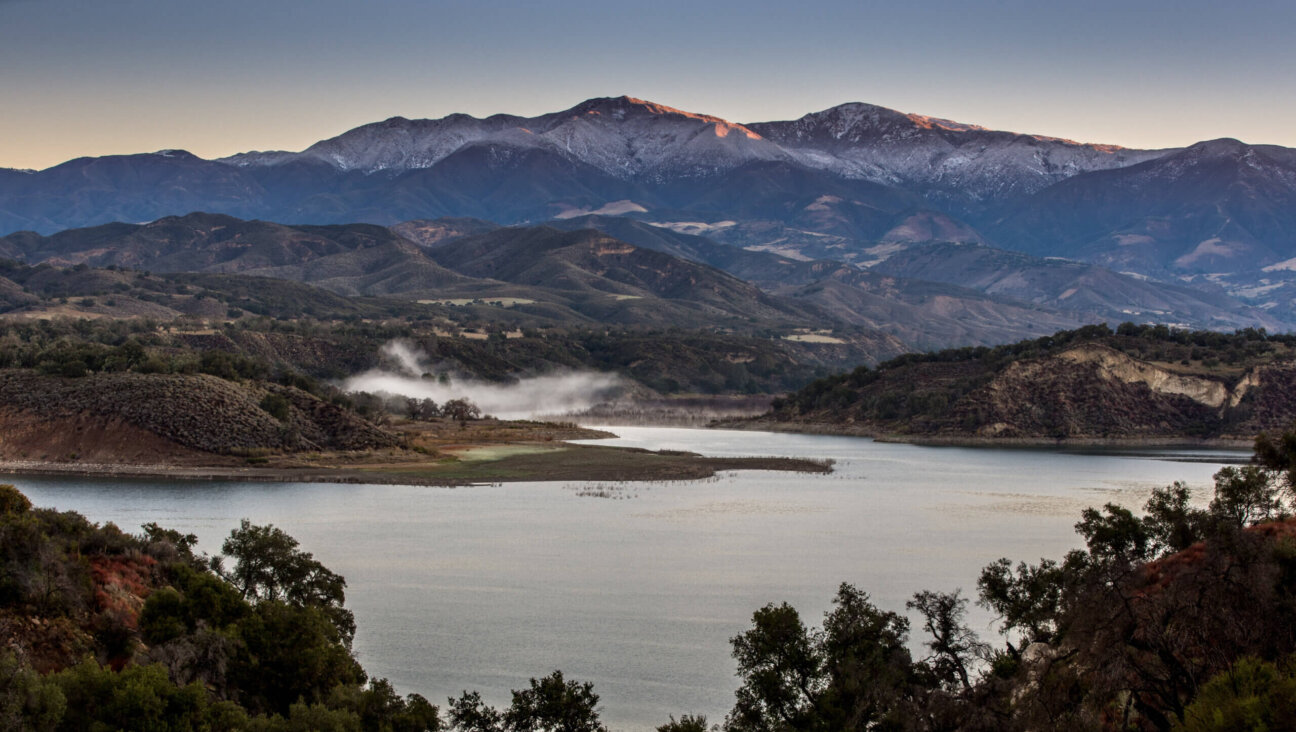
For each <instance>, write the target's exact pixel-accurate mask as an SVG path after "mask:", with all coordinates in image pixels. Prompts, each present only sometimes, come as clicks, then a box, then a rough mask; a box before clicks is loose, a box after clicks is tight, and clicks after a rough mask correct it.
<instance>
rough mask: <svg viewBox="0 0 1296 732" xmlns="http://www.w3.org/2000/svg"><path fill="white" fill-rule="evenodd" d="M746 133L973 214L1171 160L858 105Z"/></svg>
mask: <svg viewBox="0 0 1296 732" xmlns="http://www.w3.org/2000/svg"><path fill="white" fill-rule="evenodd" d="M749 126H750V127H751V129H752V130H754V131H756V132H757V133H759V134H760V135H761V136H763V137H765V138H766V139H769V140H770V141H772V142H776V143H778V144H779V145H780V146H782V147H783V148H784V149H786V150H788V151H789V152H791V153H792V154H794V155H796V156H797V158H798V160H800V161H801V162H803V163H805V164H807V165H811V166H816V167H822V168H824V169H827V170H831V171H833V172H835V173H837V174H839V175H842V176H846V177H850V178H863V179H866V180H872V181H876V182H878V183H886V184H888V185H893V186H898V187H902V188H908V189H911V190H918V191H920V192H922V193H923V194H924V195H926V196H927V197H928V198H929V199H933V200H939V201H944V202H949V203H953V204H963V205H965V206H969V207H972V208H974V209H975V208H978V207H980V206H984V205H985V204H986V203H988V202H992V201H996V200H1003V199H1010V198H1015V197H1020V196H1025V195H1029V194H1032V193H1035V192H1037V191H1040V190H1043V189H1044V188H1047V187H1048V186H1050V185H1053V184H1054V183H1057V182H1059V181H1062V180H1065V179H1067V178H1070V177H1072V176H1075V175H1079V174H1081V173H1088V172H1091V171H1096V170H1109V169H1112V168H1121V167H1125V166H1128V165H1134V164H1136V163H1140V162H1143V161H1145V160H1151V159H1154V158H1157V157H1161V156H1162V155H1165V154H1166V153H1167V152H1170V151H1167V150H1133V149H1127V148H1122V147H1117V146H1114V145H1092V144H1084V143H1078V142H1072V141H1071V140H1063V139H1060V138H1056V137H1044V136H1040V135H1023V134H1018V133H1015V132H1000V131H995V130H987V129H985V128H984V127H977V126H975V125H966V124H962V123H959V122H952V121H950V120H944V119H937V118H933V117H924V116H921V115H916V114H904V113H902V112H897V111H895V110H891V109H887V108H885V107H878V106H875V105H872V104H860V103H852V104H843V105H840V106H837V107H833V108H832V109H827V110H824V111H822V112H815V113H813V114H807V115H806V116H804V117H802V118H801V119H798V120H795V121H792V122H764V123H758V124H753V125H749Z"/></svg>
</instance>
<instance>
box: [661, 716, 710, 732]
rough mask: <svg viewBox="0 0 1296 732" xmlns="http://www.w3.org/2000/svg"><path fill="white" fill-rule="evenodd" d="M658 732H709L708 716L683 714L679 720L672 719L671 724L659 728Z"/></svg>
mask: <svg viewBox="0 0 1296 732" xmlns="http://www.w3.org/2000/svg"><path fill="white" fill-rule="evenodd" d="M657 732H707V720H706V715H703V714H698V715H692V714H683V715H680V718H679V719H678V720H676V719H675V717H671V718H670V721H669V722H667V723H666V724H663V725H659V726H658V727H657Z"/></svg>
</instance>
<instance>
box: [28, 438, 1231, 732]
mask: <svg viewBox="0 0 1296 732" xmlns="http://www.w3.org/2000/svg"><path fill="white" fill-rule="evenodd" d="M606 429H608V430H609V431H612V432H615V433H617V434H618V435H620V436H621V437H620V438H618V439H615V440H595V441H592V442H597V443H603V444H619V445H626V446H636V447H650V448H654V449H661V448H665V449H684V450H692V451H694V452H700V453H703V454H707V455H787V456H795V457H812V458H832V459H834V460H836V469H835V472H833V473H832V474H830V475H824V476H819V475H800V474H794V473H777V472H740V473H727V474H724V475H722V476H720V477H718V478H715V479H711V480H705V481H696V482H682V483H628V484H596V483H593V484H592V483H511V484H504V485H498V486H475V487H461V488H429V487H414V486H387V485H339V484H300V483H295V484H263V483H255V484H240V483H202V482H196V483H181V482H163V481H158V482H146V481H137V480H132V481H110V480H89V479H76V480H69V479H62V478H60V479H49V478H25V477H20V478H15V479H14V481H13V482H14V483H15V484H17V485H18V487H19V488H20V489H22V491H23V492H24V493H26V494H27V495H28V496H29V497H30V498H31V499H32V501H33V502H34V503H36V504H37V505H40V506H52V507H56V508H59V509H63V510H75V511H79V512H81V513H83V514H85V515H86V516H88V517H89V518H90V519H92V520H95V521H113V522H115V523H117V524H118V525H120V526H121V527H122V528H124V529H127V530H130V531H137V530H138V527H139V526H140V525H141V524H144V523H147V522H150V521H156V522H158V523H159V524H161V525H162V526H165V527H168V528H174V529H179V530H180V531H183V532H193V533H195V534H197V535H198V537H199V541H200V549H202V550H204V551H208V552H215V551H219V548H220V543H221V540H222V539H223V538H224V537H225V536H226V535H227V534H228V533H229V531H230V529H232V528H234V527H236V526H237V525H238V521H239V519H240V518H249V519H251V520H252V521H253V522H254V523H259V524H265V523H273V524H275V525H277V526H279V527H281V528H283V529H285V530H286V531H288V533H290V534H292V535H293V536H294V537H296V538H297V539H298V540H299V541H300V542H301V545H302V548H303V549H305V550H307V551H310V552H312V553H314V554H315V556H316V558H318V559H319V560H321V561H322V562H323V563H324V564H325V565H326V566H328V567H329V568H330V569H332V570H334V571H336V572H338V573H340V574H342V575H343V576H345V577H346V579H347V583H348V588H347V597H348V601H347V605H348V607H350V608H351V609H352V610H353V611H354V612H355V615H356V621H357V624H358V626H359V630H358V632H357V634H356V640H355V649H356V653H357V655H358V656H359V658H360V661H361V662H362V663H363V664H364V666H365V668H366V669H367V670H368V671H369V672H370V673H371V674H372V675H374V676H380V677H381V676H385V677H388V678H390V679H391V680H392V682H393V683H394V684H395V685H396V687H397V689H398V690H399V691H400V692H401V693H410V692H418V693H420V694H423V695H424V696H426V697H427V698H428V699H429V700H431V701H432V702H433V703H435V704H438V705H442V706H443V705H444V703H445V700H446V697H447V696H451V695H453V696H458V694H459V692H461V691H462V690H464V689H476V690H479V691H481V692H482V695H483V697H485V699H486V700H487V701H489V702H491V703H494V704H507V702H508V699H509V695H508V691H509V689H513V688H522V687H525V686H526V684H527V680H528V679H529V678H530V677H539V676H543V675H545V674H548V673H549V672H550V671H552V670H554V669H562V671H563V672H564V674H565V675H566V676H567V678H569V679H578V680H581V681H593V682H594V684H595V691H596V692H597V693H598V694H599V695H600V696H601V699H602V701H601V705H600V709H601V711H602V713H603V719H604V721H605V722H606V723H607V724H608V725H609V726H610V727H611V728H612V729H618V730H651V729H653V728H654V727H655V726H656V725H658V724H662V723H664V722H665V721H666V720H667V716H668V715H670V714H674V715H675V716H676V717H678V716H679V715H680V714H681V713H690V714H705V715H707V716H708V718H709V719H710V721H712V722H718V721H720V720H721V719H722V718H723V716H724V713H725V712H726V711H727V710H728V709H729V707H730V706H731V704H732V698H733V690H734V688H735V687H736V681H735V679H734V676H733V669H734V666H733V662H732V660H731V659H730V656H729V650H730V648H729V638H731V637H732V636H734V635H735V634H737V633H740V632H742V631H743V630H745V629H746V628H747V627H748V626H749V625H750V619H751V614H752V612H753V611H754V610H756V609H757V608H759V607H761V606H763V605H765V604H767V603H770V602H783V601H787V602H789V603H791V604H793V605H795V606H796V607H797V608H798V609H799V610H800V611H801V613H802V618H803V620H804V621H805V622H806V623H807V624H808V625H817V624H818V623H819V621H820V620H822V616H823V613H824V611H825V610H826V609H827V608H828V606H829V603H830V601H831V599H832V597H833V595H834V594H835V592H836V589H837V586H838V585H839V584H840V583H842V582H850V583H852V584H854V585H856V586H857V587H859V588H861V589H863V590H865V591H867V592H868V593H870V595H871V596H872V599H873V601H874V602H875V604H877V605H878V606H880V607H882V608H883V609H887V610H894V611H898V612H903V611H904V603H905V601H906V600H907V599H908V598H909V597H910V596H912V594H913V593H914V592H916V591H919V590H923V589H932V590H943V591H944V590H953V589H955V588H962V589H963V590H964V594H965V595H971V596H975V590H976V578H977V575H978V573H979V571H980V569H981V568H982V567H983V566H985V565H986V564H988V563H990V562H992V561H994V560H996V559H998V558H999V557H1005V556H1006V557H1010V558H1012V559H1013V560H1019V559H1020V560H1027V561H1032V562H1033V561H1037V560H1038V559H1039V558H1040V557H1055V558H1057V557H1060V556H1061V555H1062V554H1063V553H1064V552H1065V551H1067V550H1069V549H1071V548H1074V547H1076V546H1078V545H1079V541H1078V539H1077V537H1076V536H1075V534H1074V532H1073V530H1072V526H1073V525H1074V524H1075V522H1076V520H1077V519H1078V518H1079V513H1080V511H1081V510H1082V509H1083V508H1085V507H1086V506H1101V505H1102V504H1104V503H1108V502H1112V503H1119V504H1123V505H1126V506H1129V507H1131V508H1138V507H1141V506H1142V504H1143V502H1144V501H1145V500H1146V498H1147V496H1148V494H1149V493H1150V492H1151V490H1152V489H1153V488H1155V487H1158V486H1162V485H1168V484H1169V483H1171V482H1173V481H1176V480H1180V481H1184V482H1186V483H1188V484H1189V485H1190V486H1193V487H1194V488H1196V489H1200V490H1202V491H1204V490H1206V489H1207V488H1208V487H1209V486H1210V485H1211V475H1212V474H1213V473H1214V472H1215V471H1216V470H1218V469H1219V468H1220V467H1221V464H1222V463H1224V462H1228V461H1236V460H1238V459H1239V458H1242V457H1245V454H1243V453H1238V452H1232V451H1225V450H1139V451H1137V452H1128V453H1098V454H1079V453H1073V452H1059V451H1049V450H1025V449H1023V450H1004V449H985V448H976V449H973V448H955V447H917V446H912V445H898V444H884V443H876V442H873V441H871V440H867V439H862V438H850V437H825V436H805V435H788V434H772V433H760V432H736V431H721V430H687V429H675V428H652V427H609V428H606ZM1204 497H1205V496H1204V494H1203V498H1204ZM972 610H973V612H972V620H973V625H974V628H975V629H976V630H977V631H978V632H980V633H981V634H982V636H983V638H984V639H986V640H989V641H991V642H995V641H996V640H997V635H996V634H995V630H994V629H993V628H991V627H989V622H990V617H989V615H988V614H987V613H985V612H984V611H982V610H980V609H979V608H976V607H975V606H973V607H972ZM920 641H921V638H914V639H913V643H912V644H911V645H913V647H914V649H915V651H920V650H921V649H920V646H919V643H920Z"/></svg>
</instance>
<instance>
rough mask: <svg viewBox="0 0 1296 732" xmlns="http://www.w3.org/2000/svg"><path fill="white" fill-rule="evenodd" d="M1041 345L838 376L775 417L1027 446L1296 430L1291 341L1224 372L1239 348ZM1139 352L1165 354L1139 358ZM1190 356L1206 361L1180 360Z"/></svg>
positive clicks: (1257, 348)
mask: <svg viewBox="0 0 1296 732" xmlns="http://www.w3.org/2000/svg"><path fill="white" fill-rule="evenodd" d="M1073 333H1074V332H1073ZM1059 335H1060V336H1068V335H1071V334H1059ZM1225 338H1227V337H1225ZM1232 338H1237V337H1232ZM1041 340H1042V341H1044V343H1041V342H1040V341H1037V342H1023V343H1022V344H1017V345H1016V346H1009V347H1005V348H1006V349H1012V348H1018V349H1020V350H1021V351H1022V352H1023V354H1024V355H1023V357H1018V358H1012V357H1005V356H1004V355H1001V354H997V353H995V352H994V351H991V350H989V349H987V350H986V352H985V355H983V356H981V357H979V358H978V357H976V356H975V354H970V353H960V352H948V353H946V354H935V355H934V356H932V357H929V358H927V359H926V360H924V359H923V358H917V359H913V360H911V361H910V362H908V363H906V362H904V361H903V360H900V361H898V362H896V363H893V364H884V365H883V366H881V367H879V370H878V371H873V372H870V371H867V370H860V371H857V372H855V373H852V374H849V375H844V376H840V377H832V378H830V379H827V380H824V381H822V382H817V383H816V384H813V385H811V386H810V387H807V388H806V389H805V390H803V391H802V392H799V393H798V394H795V395H792V396H791V397H789V398H788V399H787V400H786V401H784V402H782V403H781V404H779V405H778V409H777V410H776V412H775V413H774V415H773V416H772V418H773V419H776V420H781V421H788V422H793V423H816V424H819V425H836V427H837V429H840V430H843V431H851V432H860V433H866V434H877V435H885V434H891V435H908V436H912V437H921V438H938V439H990V440H1024V441H1048V440H1126V439H1140V440H1141V439H1153V440H1161V439H1197V438H1217V439H1229V440H1250V439H1253V438H1254V437H1255V436H1256V435H1257V434H1258V433H1260V432H1263V431H1269V432H1276V431H1281V430H1285V429H1289V428H1290V427H1291V426H1292V424H1293V422H1296V354H1293V353H1292V352H1291V350H1290V349H1289V348H1288V347H1287V345H1286V344H1285V343H1284V344H1267V343H1261V342H1259V341H1257V342H1255V343H1256V345H1254V346H1253V347H1252V348H1251V353H1252V354H1254V355H1252V356H1250V357H1247V358H1242V357H1237V356H1230V358H1234V360H1235V361H1236V362H1235V363H1234V364H1233V365H1231V366H1229V367H1227V368H1225V367H1223V366H1222V365H1221V364H1220V363H1219V360H1218V357H1217V355H1216V354H1220V353H1234V354H1236V353H1239V351H1236V350H1232V349H1235V348H1237V344H1232V345H1224V346H1217V347H1216V348H1218V349H1219V350H1212V351H1209V352H1207V351H1206V350H1205V349H1203V348H1202V347H1194V346H1188V345H1183V346H1178V347H1179V348H1181V349H1182V350H1181V351H1173V352H1172V351H1167V350H1164V349H1166V346H1164V345H1155V344H1149V343H1148V342H1147V341H1146V340H1133V339H1122V338H1121V337H1120V336H1107V337H1105V338H1100V339H1092V340H1088V341H1087V342H1080V343H1073V344H1066V343H1065V342H1064V343H1062V344H1060V345H1061V346H1062V347H1057V346H1053V347H1050V344H1048V343H1047V341H1048V340H1049V339H1041ZM1061 340H1063V341H1065V338H1063V339H1061ZM1081 340H1083V339H1081ZM1139 348H1145V349H1148V350H1149V351H1150V352H1155V353H1157V354H1158V357H1156V358H1147V357H1140V356H1139V355H1138V349H1139ZM1226 349H1228V350H1226ZM1039 351H1044V352H1043V353H1040V352H1039ZM1194 353H1196V355H1197V356H1198V357H1199V358H1201V362H1197V361H1194V360H1193V359H1192V358H1180V357H1179V356H1181V355H1182V356H1192V355H1193V354H1194ZM1172 354H1173V355H1172ZM829 429H831V428H829Z"/></svg>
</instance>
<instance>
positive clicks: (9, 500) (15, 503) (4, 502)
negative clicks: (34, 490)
mask: <svg viewBox="0 0 1296 732" xmlns="http://www.w3.org/2000/svg"><path fill="white" fill-rule="evenodd" d="M31 507H32V504H31V501H30V500H29V499H28V498H27V496H24V495H23V494H22V492H21V491H19V490H18V489H17V488H15V487H13V484H11V483H5V484H0V513H11V514H15V515H16V514H22V513H27V512H28V511H30V510H31Z"/></svg>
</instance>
